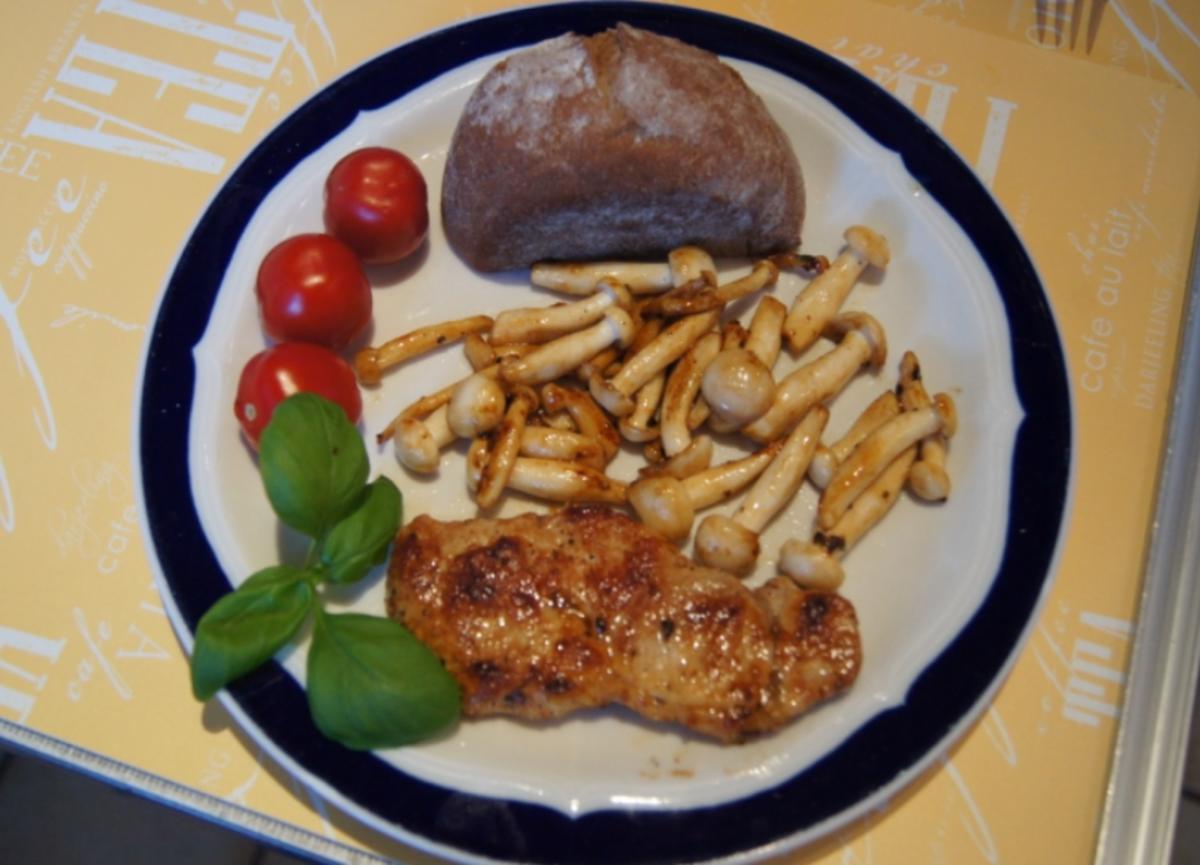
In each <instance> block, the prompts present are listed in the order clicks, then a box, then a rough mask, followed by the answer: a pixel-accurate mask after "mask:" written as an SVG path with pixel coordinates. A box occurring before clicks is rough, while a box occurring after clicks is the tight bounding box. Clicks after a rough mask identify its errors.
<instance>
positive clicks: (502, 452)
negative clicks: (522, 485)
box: [475, 387, 537, 508]
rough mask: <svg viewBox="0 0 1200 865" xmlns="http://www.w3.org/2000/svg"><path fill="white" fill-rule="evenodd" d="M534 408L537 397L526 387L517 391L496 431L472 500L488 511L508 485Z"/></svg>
mask: <svg viewBox="0 0 1200 865" xmlns="http://www.w3.org/2000/svg"><path fill="white" fill-rule="evenodd" d="M536 407H537V395H536V394H535V393H534V392H533V391H532V390H530V389H529V388H527V387H522V388H518V389H517V391H516V392H515V393H514V394H513V398H512V402H510V403H509V406H508V410H507V411H506V412H505V413H504V419H503V421H501V423H500V426H498V427H497V428H496V430H495V434H494V435H493V439H492V446H491V449H490V453H489V455H488V461H487V464H486V465H484V466H483V469H482V472H481V473H480V477H479V483H478V486H477V487H476V490H475V501H476V503H477V504H478V505H479V506H480V507H481V508H490V507H492V506H494V505H495V504H496V502H498V501H499V500H500V494H501V493H502V492H504V488H505V486H507V485H508V477H509V475H510V474H512V470H513V464H514V463H515V462H516V459H517V456H518V454H520V452H521V440H522V439H523V438H524V435H525V421H526V419H527V418H528V417H529V413H530V412H531V411H533V410H534V408H536Z"/></svg>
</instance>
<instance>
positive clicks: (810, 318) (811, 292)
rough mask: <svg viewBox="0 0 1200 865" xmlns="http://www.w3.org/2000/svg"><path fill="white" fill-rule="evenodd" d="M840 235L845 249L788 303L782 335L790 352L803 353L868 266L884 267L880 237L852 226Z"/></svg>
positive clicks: (885, 251)
mask: <svg viewBox="0 0 1200 865" xmlns="http://www.w3.org/2000/svg"><path fill="white" fill-rule="evenodd" d="M843 236H844V237H845V239H846V244H847V247H846V249H844V250H843V251H842V253H841V254H840V255H838V257H837V258H836V259H834V261H833V263H831V264H830V265H829V267H828V269H826V270H824V271H823V272H821V273H820V274H818V275H817V276H816V277H814V278H813V280H812V282H810V283H809V284H808V285H807V286H806V287H805V289H804V290H803V291H802V292H800V294H799V295H797V297H796V300H795V301H794V302H793V303H792V309H791V311H790V312H789V313H788V316H787V320H786V321H785V322H784V324H783V335H784V336H785V337H786V338H787V341H788V345H789V346H790V347H791V349H792V351H797V352H799V351H803V350H804V349H806V348H808V347H809V346H810V345H812V344H813V343H814V342H816V341H817V338H818V337H819V336H820V335H821V331H822V330H824V328H825V325H826V324H827V323H828V322H829V320H830V319H832V318H833V316H834V315H836V314H837V311H838V310H839V309H840V308H841V306H842V303H843V302H844V301H845V299H846V296H847V295H848V294H849V293H850V289H852V288H853V287H854V284H855V283H856V282H857V281H858V278H859V276H861V275H862V272H863V271H864V270H866V269H867V266H868V265H874V266H875V267H880V268H882V267H886V266H887V263H888V259H889V257H890V253H889V251H888V243H887V240H886V239H885V238H884V237H883V236H882V235H880V234H876V233H875V232H874V231H872V230H871V229H869V228H867V227H865V226H862V225H854V226H851V227H850V228H848V229H846V231H845V234H844V235H843Z"/></svg>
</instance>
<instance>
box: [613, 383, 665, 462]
mask: <svg viewBox="0 0 1200 865" xmlns="http://www.w3.org/2000/svg"><path fill="white" fill-rule="evenodd" d="M666 378H667V376H666V373H662V372H660V373H658V374H657V375H656V376H654V378H652V379H650V381H648V382H646V383H645V384H644V385H642V386H641V387H640V388H638V391H637V393H636V394H634V397H633V411H632V412H630V413H629V414H627V415H625V417H623V418H621V419H620V421H619V422H618V423H617V427H618V428H619V429H620V430H621V437H622V438H624V439H626V440H628V441H631V442H638V443H639V444H644V443H646V442H649V441H654V439H656V438H658V436H659V428H658V427H657V426H652V423H653V421H654V416H655V415H656V414H657V413H658V406H659V402H661V400H662V395H663V390H664V389H665V388H666Z"/></svg>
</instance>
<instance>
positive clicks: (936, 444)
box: [900, 351, 950, 502]
mask: <svg viewBox="0 0 1200 865" xmlns="http://www.w3.org/2000/svg"><path fill="white" fill-rule="evenodd" d="M900 403H901V404H902V405H903V406H904V410H905V411H913V410H915V409H919V408H926V407H928V406H929V405H930V404H931V403H932V401H931V400H930V398H929V394H928V393H927V392H926V391H925V385H924V384H922V383H921V365H920V362H919V361H918V360H917V356H916V355H915V354H913V353H912V352H911V351H906V352H905V353H904V356H903V357H902V358H900ZM908 488H909V489H910V490H912V492H913V494H914V495H916V496H918V497H919V498H922V499H925V500H926V501H930V502H940V501H943V500H945V499H946V498H948V497H949V495H950V475H949V473H948V472H947V471H946V435H945V434H944V433H934V434H933V435H931V436H928V437H926V438H923V439H921V443H920V445H919V449H918V451H917V459H916V461H915V462H914V463H913V466H912V469H911V470H910V471H909V473H908Z"/></svg>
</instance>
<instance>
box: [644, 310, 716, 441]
mask: <svg viewBox="0 0 1200 865" xmlns="http://www.w3.org/2000/svg"><path fill="white" fill-rule="evenodd" d="M720 347H721V337H720V335H719V334H717V333H715V332H712V333H706V334H705V335H704V336H702V337H700V340H699V341H698V342H697V343H696V344H695V345H693V346H692V347H691V348H689V349H688V350H687V352H686V353H685V354H684V355H683V357H681V358H680V359H679V362H678V363H677V364H675V368H674V369H673V370H672V371H671V376H670V378H668V379H667V386H666V391H665V393H664V394H663V401H662V415H661V418H660V420H659V430H660V435H661V436H662V443H663V453H664V454H666V455H667V457H673V456H675V455H677V454H680V453H682V452H683V451H685V450H687V448H688V446H689V445H691V443H692V431H691V428H689V427H688V414H689V413H690V412H691V410H692V405H693V403H694V402H695V400H696V394H698V393H699V392H700V382H701V380H702V379H703V377H704V371H705V370H706V369H707V368H708V365H709V363H711V362H712V359H713V358H714V357H716V356H717V354H718V352H719V350H720Z"/></svg>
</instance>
